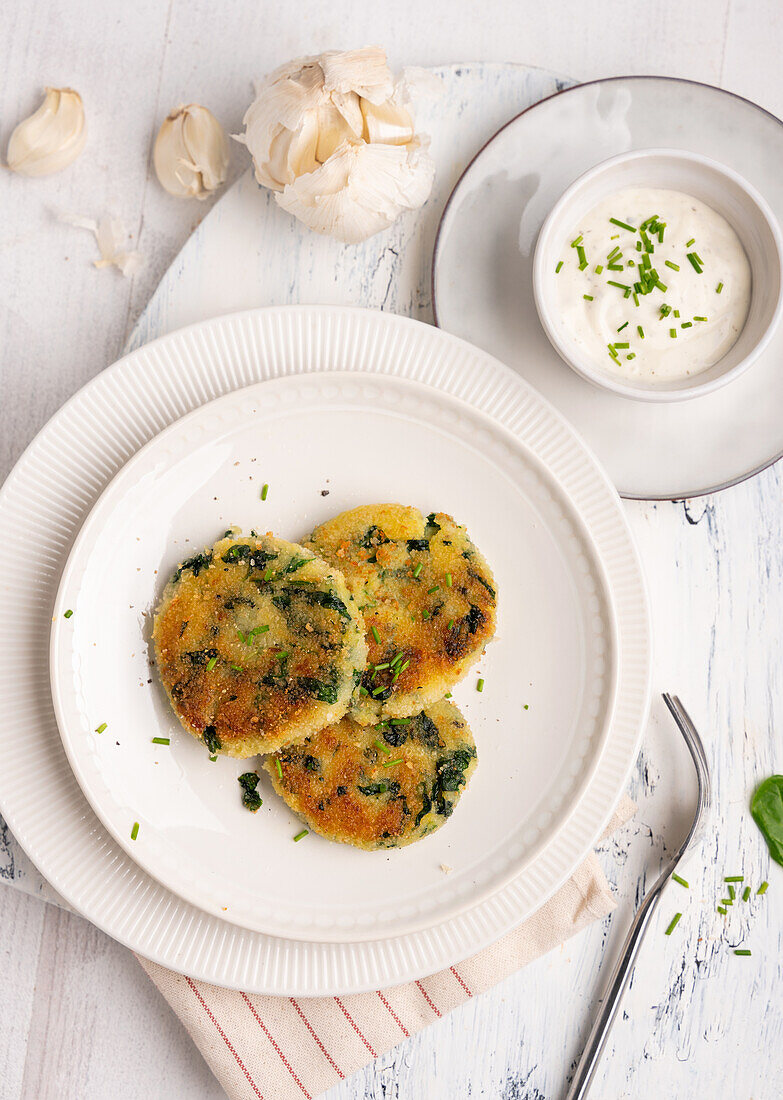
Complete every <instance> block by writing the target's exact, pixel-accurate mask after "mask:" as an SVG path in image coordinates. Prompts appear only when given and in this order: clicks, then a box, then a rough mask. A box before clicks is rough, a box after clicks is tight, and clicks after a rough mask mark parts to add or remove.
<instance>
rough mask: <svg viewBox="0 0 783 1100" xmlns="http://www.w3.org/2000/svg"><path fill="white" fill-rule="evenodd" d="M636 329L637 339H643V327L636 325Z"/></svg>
mask: <svg viewBox="0 0 783 1100" xmlns="http://www.w3.org/2000/svg"><path fill="white" fill-rule="evenodd" d="M636 331H637V332H638V333H639V339H640V340H643V339H644V329H643V328H642V326H641V325H637V326H636Z"/></svg>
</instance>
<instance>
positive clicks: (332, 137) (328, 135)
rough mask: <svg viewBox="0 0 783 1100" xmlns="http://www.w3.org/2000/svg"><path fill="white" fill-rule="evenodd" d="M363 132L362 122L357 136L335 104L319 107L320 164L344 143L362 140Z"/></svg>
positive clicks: (317, 156)
mask: <svg viewBox="0 0 783 1100" xmlns="http://www.w3.org/2000/svg"><path fill="white" fill-rule="evenodd" d="M356 106H357V108H359V99H358V96H357V97H356ZM361 117H362V113H361V108H359V118H360V119H361ZM361 132H362V127H361V122H360V125H359V133H358V134H357V133H356V131H355V130H354V129H353V127H352V126H349V124H348V122H347V121H346V119H345V115H344V114H343V113H342V112H341V111H340V110H338V108H337V107H336V106H335V105H334V104H333V103H325V104H324V105H323V106H322V107H319V108H318V135H317V136H318V143H317V145H316V151H315V155H316V158H317V160H318V163H319V164H323V163H324V161H325V160H328V159H329V157H330V156H331V155H332V153H333V152H334V151H335V149H337V148H339V146H340V145H342V143H343V142H344V141H348V142H350V141H356V140H357V138H361ZM310 171H312V169H310ZM301 174H302V173H301V172H297V173H295V175H297V176H298V175H301Z"/></svg>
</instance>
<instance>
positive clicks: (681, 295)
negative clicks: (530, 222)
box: [556, 188, 751, 382]
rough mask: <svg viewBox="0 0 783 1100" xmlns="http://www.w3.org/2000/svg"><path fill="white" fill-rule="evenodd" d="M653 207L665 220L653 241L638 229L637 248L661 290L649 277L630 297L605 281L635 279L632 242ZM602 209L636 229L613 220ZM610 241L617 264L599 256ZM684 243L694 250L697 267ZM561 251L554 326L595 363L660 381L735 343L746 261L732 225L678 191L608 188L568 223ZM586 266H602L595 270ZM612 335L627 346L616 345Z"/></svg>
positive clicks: (692, 370)
mask: <svg viewBox="0 0 783 1100" xmlns="http://www.w3.org/2000/svg"><path fill="white" fill-rule="evenodd" d="M653 215H656V216H657V218H658V219H659V221H660V222H662V223H665V229H664V231H663V242H660V241H659V239H658V234H657V233H649V232H648V234H647V236H648V239H649V241H650V243H651V244H652V246H653V250H652V252H648V253H647V254H648V256H649V261H650V264H651V267H652V268H653V269H654V270H655V271H656V272H657V277H658V279H659V280H660V282H661V283H663V284H664V285H665V287H666V290H665V291H664V290H661V288H660V287H659V286H655V287H654V288H653V289H652V290H650V292H649V293H647V294H639V293H636V297H635V298H634V296H633V295H626V294H625V291H624V290H623V289H621V288H619V287H616V286H610V285H609V282H610V280H611V281H614V282H617V283H622V284H624V285H626V286H631V287H633V285H634V283H636V282H638V281H639V268H638V265H639V264H640V263H641V262H642V256H643V254H644V252H639V251H638V250H637V247H636V242H637V241H641V239H642V238H641V236H640V233H639V227H640V226H642V225H643V224H644V223H645V222H646V221H647V220H648V219H650V218H651V217H653ZM610 218H616V219H617V220H619V221H623V222H626V223H628V225H630V226H633V227H634V228H635V230H636V231H635V232H630V230H628V229H624V228H621V227H619V226H617V225H614V224H613V223H612V222H611V221H610ZM580 237H581V241H579V245H580V246H581V248H583V249H584V256H585V259H586V260H587V266H586V267H585V268H584V269H583V270H580V269H579V262H580V258H579V254H578V252H577V248H576V247H570V245H571V240H578V239H579V238H580ZM690 242H693V243H690ZM618 247H619V248H620V249H621V252H622V258H621V259H617V258H615V260H614V261H613V262H614V264H615V266H617V264H618V263H620V264H622V270H620V271H617V270H615V271H610V270H609V267H608V260H607V258H608V256H609V255H610V254H611V252H612V250H616V249H617V248H618ZM642 248H643V250H644V249H645V244H644V242H642ZM688 253H691V254H692V255H693V256H695V257H696V260H697V261H698V266H700V267H701V273H699V272H698V271H697V270H696V267H694V266H693V262H692V261H691V260H689V259H688ZM561 260H562V266H561V268H560V271H559V273H558V275H557V278H556V285H557V287H558V297H559V305H560V311H561V318H562V324H563V326H564V328H565V329H566V331H567V333H568V335H569V337H570V339H571V340H572V341H573V343H575V344H577V345H579V347H580V348H581V350H582V351H583V352H586V353H587V354H588V355H589V356H590V358H591V359H593V360H594V362H595V364H596V366H598V367H599V368H601V369H603V370H606V371H609V372H610V373H611V374H614V375H616V376H619V377H621V378H626V379H634V380H637V381H650V382H654V381H661V382H665V381H672V380H675V379H683V378H687V377H689V376H691V375H695V374H698V373H699V372H700V371H703V370H706V369H707V368H708V367H711V366H712V365H713V363H717V362H718V360H719V359H721V358H722V357H723V356H724V355H725V354H726V352H727V351H728V350H729V349H730V348H731V347H732V346H733V344H735V343H736V341H737V339H738V337H739V334H740V333H741V332H742V327H743V325H744V324H745V320H746V318H747V316H748V309H749V308H750V293H751V273H750V264H749V263H748V258H747V256H746V255H745V251H744V249H743V247H742V245H741V243H740V241H739V238H738V237H737V234H736V233H735V232H734V230H733V229H732V227H731V226H730V225H729V223H728V222H727V221H726V220H725V219H724V218H722V217H721V216H720V214H717V213H716V212H715V211H714V210H713V209H712V208H711V207H709V206H705V204H704V203H703V202H700V201H699V200H698V199H695V198H693V196H692V195H686V194H684V193H683V192H682V191H665V190H659V189H652V188H628V189H626V190H623V191H618V192H616V193H615V194H614V195H612V196H610V197H609V198H607V199H605V200H603V201H602V202H600V203H599V204H598V205H597V206H594V207H593V209H592V210H590V211H589V212H588V213H587V214H586V215H585V216H584V217H583V218H582V220H581V222H580V223H579V225H578V226H575V227H574V232H573V235H572V237H571V238H570V239H569V240H567V241H565V242H564V247H563V251H562V254H561ZM667 260H668V261H669V263H670V264H675V265H677V267H678V268H679V270H675V269H674V268H673V267H671V266H668V265H667V264H666V261H667ZM596 266H600V267H603V270H602V271H600V272H598V273H597V272H596V270H595V268H596ZM719 286H720V291H718V287H719ZM585 295H589V296H592V301H590V300H589V299H588V298H586V297H585ZM637 301H638V305H636V302H637ZM662 307H663V308H662ZM666 307H669V310H670V312H668V313H666ZM675 311H677V313H678V314H679V316H675ZM662 314H664V315H662ZM696 318H706V320H704V319H702V320H696ZM626 322H627V324H626ZM618 329H619V330H620V331H619V332H618ZM640 329H641V331H640ZM673 332H674V333H675V334H676V335H674V336H673V335H672V333H673ZM642 333H643V336H642ZM618 343H619V344H628V347H616V345H617V344H618ZM610 344H611V345H612V346H613V347H614V348H615V350H614V354H613V353H612V352H610V350H609V347H608V345H610Z"/></svg>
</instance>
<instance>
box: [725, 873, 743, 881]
mask: <svg viewBox="0 0 783 1100" xmlns="http://www.w3.org/2000/svg"><path fill="white" fill-rule="evenodd" d="M723 881H724V882H744V881H745V876H744V875H727V876H726V878H725V879H724V880H723Z"/></svg>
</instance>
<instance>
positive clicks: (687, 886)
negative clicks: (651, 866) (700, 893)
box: [672, 875, 690, 890]
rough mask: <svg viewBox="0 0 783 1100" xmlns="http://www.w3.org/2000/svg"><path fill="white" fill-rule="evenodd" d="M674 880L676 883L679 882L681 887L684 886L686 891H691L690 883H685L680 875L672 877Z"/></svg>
mask: <svg viewBox="0 0 783 1100" xmlns="http://www.w3.org/2000/svg"><path fill="white" fill-rule="evenodd" d="M672 878H673V879H674V881H675V882H679V884H680V886H684V887H685V889H686V890H690V886H689V885H688V883H687V882H686V881H685V879H684V878H680V876H679V875H672Z"/></svg>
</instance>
